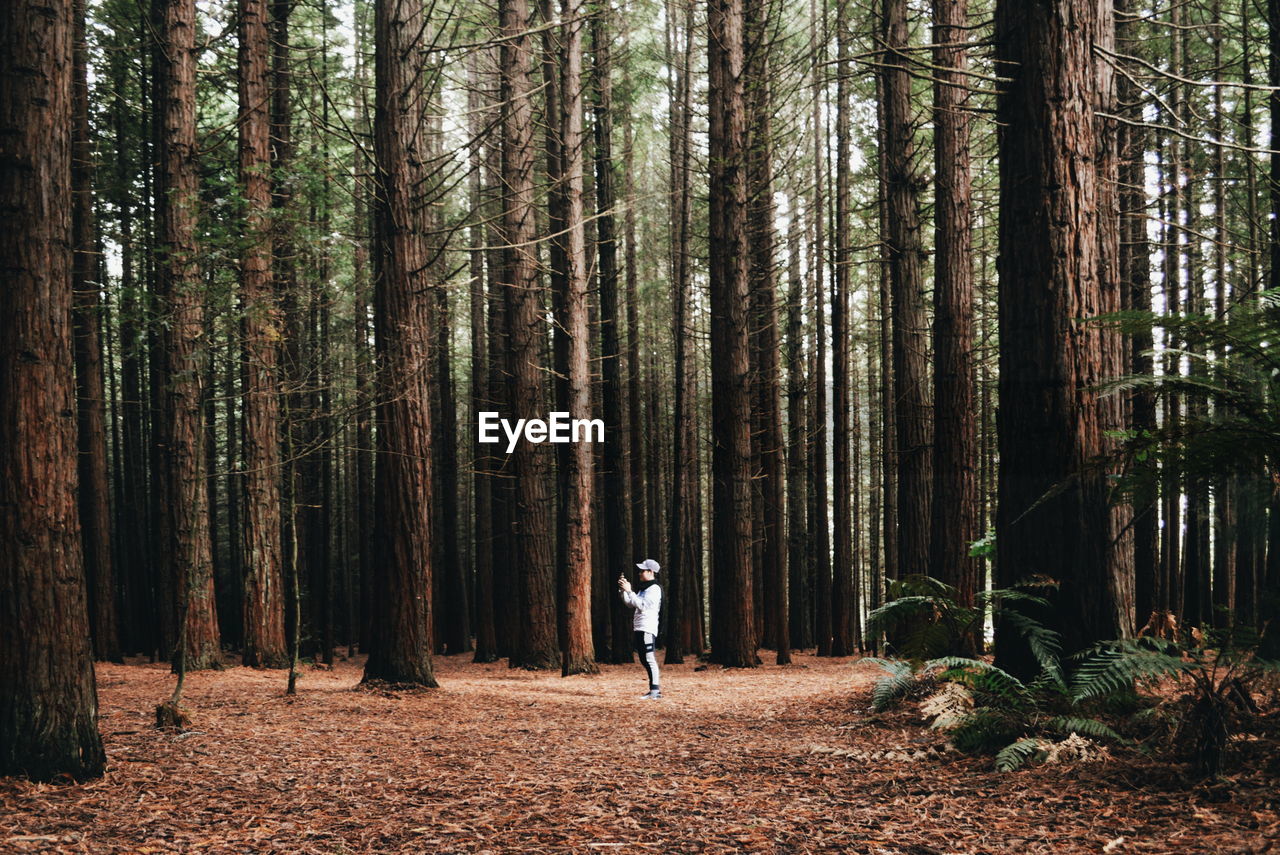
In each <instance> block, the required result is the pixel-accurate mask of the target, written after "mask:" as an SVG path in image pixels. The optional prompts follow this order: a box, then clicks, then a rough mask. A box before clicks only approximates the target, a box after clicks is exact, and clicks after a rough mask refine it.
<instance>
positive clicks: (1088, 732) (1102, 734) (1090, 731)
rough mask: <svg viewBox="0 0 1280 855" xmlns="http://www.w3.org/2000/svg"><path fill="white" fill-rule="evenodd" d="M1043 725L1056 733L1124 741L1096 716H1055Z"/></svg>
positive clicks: (1124, 740)
mask: <svg viewBox="0 0 1280 855" xmlns="http://www.w3.org/2000/svg"><path fill="white" fill-rule="evenodd" d="M1045 726H1046V727H1048V728H1049V729H1050V730H1055V731H1057V732H1058V733H1062V734H1067V735H1070V734H1072V733H1078V734H1080V735H1081V736H1088V737H1090V738H1092V739H1111V740H1114V741H1115V742H1120V743H1125V742H1127V741H1128V740H1126V739H1125V738H1124V737H1123V736H1121V735H1120V734H1118V733H1116V732H1115V731H1114V730H1112V729H1111V728H1109V727H1107V726H1106V725H1105V724H1103V723H1102V722H1100V721H1098V720H1097V719H1096V718H1076V717H1073V716H1057V717H1055V718H1051V719H1049V721H1047V722H1046V723H1045Z"/></svg>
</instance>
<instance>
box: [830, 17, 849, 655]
mask: <svg viewBox="0 0 1280 855" xmlns="http://www.w3.org/2000/svg"><path fill="white" fill-rule="evenodd" d="M835 26H836V163H835V167H836V198H835V230H834V232H833V233H832V235H831V243H832V247H831V249H832V273H833V274H834V275H833V276H832V279H831V483H832V491H833V492H834V493H835V495H834V497H833V498H834V499H835V502H834V504H835V518H834V519H833V520H832V528H833V530H834V534H833V536H832V539H831V540H832V561H831V594H830V597H831V655H832V656H848V655H850V654H851V653H853V649H854V643H855V642H854V637H853V609H854V601H853V507H852V499H853V495H852V491H853V483H852V478H853V473H852V471H851V469H850V460H849V455H850V452H851V451H852V448H851V445H852V442H853V440H852V436H851V435H850V424H849V395H850V388H849V369H850V364H851V359H850V354H849V351H850V324H849V282H850V280H851V277H852V272H853V271H852V263H853V259H852V254H851V253H850V251H849V249H850V237H849V234H850V233H849V225H850V223H849V216H850V210H849V209H850V196H849V192H850V172H851V171H852V163H851V151H850V145H851V142H852V140H851V134H852V123H853V116H852V112H853V103H852V95H853V93H852V91H851V85H852V81H851V79H850V78H851V73H850V69H849V66H850V64H851V45H850V39H851V38H852V34H851V33H850V32H849V26H850V23H849V4H848V2H844V0H842V2H838V3H837V4H836V21H835Z"/></svg>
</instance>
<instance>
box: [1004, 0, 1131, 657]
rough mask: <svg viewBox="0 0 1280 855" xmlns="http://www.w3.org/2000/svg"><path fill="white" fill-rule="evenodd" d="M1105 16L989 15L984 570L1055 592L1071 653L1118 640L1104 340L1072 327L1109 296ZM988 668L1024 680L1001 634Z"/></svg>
mask: <svg viewBox="0 0 1280 855" xmlns="http://www.w3.org/2000/svg"><path fill="white" fill-rule="evenodd" d="M1106 5H1107V4H1099V3H1096V2H1093V0H1053V2H1048V3H1037V4H1026V3H1022V2H1016V0H1000V2H998V3H997V5H996V33H995V36H996V59H997V73H998V74H999V75H1000V76H1002V77H1006V78H1008V80H1007V82H1005V83H1003V84H1002V85H1001V89H1000V93H999V97H998V101H997V118H998V120H999V121H1000V123H1001V124H1002V126H1003V127H1004V132H1003V135H1002V136H1001V139H1000V247H1001V252H1000V255H999V274H1000V293H999V314H1000V329H999V334H1000V408H999V426H998V427H999V450H1000V464H1001V466H1000V475H999V507H998V511H997V519H996V544H997V550H998V553H997V562H996V566H997V569H998V571H999V572H1000V574H1001V578H1000V583H1001V584H1004V585H1011V584H1014V583H1016V582H1017V581H1018V580H1019V579H1020V578H1022V577H1024V576H1026V575H1028V574H1031V573H1040V574H1043V575H1045V576H1047V577H1049V578H1051V579H1054V580H1056V581H1057V582H1058V583H1059V585H1060V586H1061V587H1060V590H1059V592H1058V595H1057V602H1058V607H1057V610H1056V615H1055V617H1056V621H1055V623H1056V624H1057V627H1058V628H1059V629H1060V630H1061V631H1062V632H1063V635H1064V643H1065V647H1066V649H1067V650H1069V651H1075V650H1080V649H1082V648H1083V647H1085V646H1087V645H1088V644H1091V643H1092V642H1094V641H1096V640H1098V639H1103V638H1117V637H1120V636H1123V635H1124V634H1126V633H1127V632H1128V631H1129V629H1130V619H1129V616H1128V614H1127V612H1126V611H1125V603H1124V602H1123V601H1122V598H1121V597H1120V596H1119V595H1118V593H1117V590H1116V584H1115V579H1114V576H1115V574H1114V572H1113V566H1112V562H1113V559H1114V557H1115V556H1113V555H1112V552H1113V550H1114V549H1115V548H1116V547H1115V545H1114V544H1115V543H1116V539H1117V535H1118V533H1119V532H1118V531H1116V530H1114V529H1113V527H1112V517H1111V513H1110V507H1109V501H1108V498H1109V497H1108V493H1107V478H1106V475H1105V473H1104V472H1103V471H1102V470H1101V468H1100V467H1098V466H1097V465H1096V462H1095V458H1097V457H1098V456H1100V455H1101V454H1102V453H1103V452H1104V451H1105V450H1106V447H1105V444H1104V435H1103V431H1104V429H1105V428H1106V427H1107V425H1106V424H1105V419H1104V412H1103V407H1102V406H1101V405H1100V404H1099V402H1098V400H1097V395H1096V393H1095V392H1094V391H1092V390H1093V389H1094V388H1095V387H1096V384H1097V383H1098V381H1099V380H1100V379H1102V376H1103V372H1104V370H1105V369H1106V368H1107V364H1106V356H1105V350H1106V345H1107V342H1106V341H1105V339H1104V336H1105V335H1107V334H1106V333H1104V332H1103V331H1102V330H1101V329H1100V328H1099V327H1098V326H1096V325H1086V324H1081V323H1079V322H1077V321H1076V319H1078V318H1081V317H1082V316H1089V315H1094V314H1097V313H1098V312H1099V311H1100V310H1103V309H1104V307H1105V306H1106V304H1107V297H1108V295H1107V294H1106V292H1107V291H1108V290H1110V291H1111V292H1112V293H1113V294H1114V293H1115V291H1116V288H1117V284H1118V283H1117V282H1116V281H1115V280H1114V279H1109V278H1108V277H1109V276H1111V275H1112V273H1113V270H1112V267H1111V263H1112V259H1109V258H1106V257H1105V256H1103V253H1104V252H1105V251H1106V249H1107V248H1108V246H1107V241H1106V238H1105V236H1104V235H1103V231H1104V230H1107V229H1111V230H1114V229H1115V228H1116V227H1117V226H1118V216H1115V215H1114V209H1109V208H1107V207H1106V206H1105V205H1104V204H1103V203H1102V202H1101V201H1100V200H1102V199H1103V197H1104V194H1105V192H1106V191H1104V190H1103V188H1102V187H1101V185H1102V184H1104V183H1105V182H1107V181H1114V175H1108V174H1107V168H1106V165H1107V163H1108V158H1107V157H1106V156H1105V146H1107V145H1109V144H1108V143H1107V142H1106V141H1104V140H1103V139H1101V137H1102V135H1103V134H1105V133H1106V131H1107V128H1106V127H1105V125H1103V124H1102V121H1101V119H1100V118H1099V117H1098V116H1097V115H1096V114H1097V113H1099V112H1111V105H1110V104H1109V103H1108V101H1109V98H1110V97H1111V95H1112V88H1111V76H1110V75H1111V73H1110V69H1109V66H1107V65H1106V63H1105V61H1096V62H1095V59H1094V46H1095V44H1097V45H1101V46H1103V47H1104V48H1105V47H1107V46H1109V45H1110V44H1112V43H1113V41H1112V40H1113V38H1114V21H1113V19H1112V17H1111V14H1110V11H1109V9H1106V8H1105V7H1106ZM1110 162H1111V163H1112V164H1114V160H1111V161H1110ZM1113 218H1114V221H1113ZM1015 248H1016V251H1015ZM996 654H997V660H998V661H999V662H1000V663H1001V664H1002V667H1006V669H1009V668H1011V669H1014V671H1016V672H1017V673H1024V674H1025V673H1029V672H1034V670H1035V665H1034V660H1033V659H1032V658H1031V657H1030V655H1029V653H1028V652H1027V651H1026V650H1025V649H1024V647H1023V646H1022V645H1021V644H1020V639H1019V638H1018V636H1017V633H1016V632H1014V631H1012V630H1011V628H1010V627H1008V626H1007V625H1004V624H1002V625H1001V626H999V627H998V628H997V635H996Z"/></svg>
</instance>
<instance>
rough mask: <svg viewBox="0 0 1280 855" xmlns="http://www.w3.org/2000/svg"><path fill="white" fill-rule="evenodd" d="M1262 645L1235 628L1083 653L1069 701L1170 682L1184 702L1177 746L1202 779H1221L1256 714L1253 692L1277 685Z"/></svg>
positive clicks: (1276, 665)
mask: <svg viewBox="0 0 1280 855" xmlns="http://www.w3.org/2000/svg"><path fill="white" fill-rule="evenodd" d="M1262 640H1263V639H1262V638H1261V637H1260V636H1258V635H1257V634H1256V633H1254V632H1252V631H1251V630H1248V629H1235V630H1231V631H1220V632H1213V633H1210V634H1209V635H1208V636H1207V637H1205V638H1203V640H1200V641H1195V640H1193V641H1191V642H1189V643H1184V642H1180V641H1176V640H1165V639H1158V638H1139V639H1136V640H1126V641H1108V642H1104V643H1102V644H1099V645H1097V646H1095V647H1094V648H1092V649H1091V650H1089V651H1086V652H1085V653H1084V654H1081V656H1080V658H1081V659H1082V660H1083V661H1082V663H1081V665H1080V667H1079V668H1077V669H1076V671H1075V674H1074V678H1073V682H1072V688H1071V695H1072V698H1073V699H1074V700H1075V701H1076V702H1083V701H1088V700H1091V699H1096V698H1104V697H1110V696H1114V695H1116V694H1117V693H1119V692H1122V691H1126V690H1129V689H1131V688H1132V687H1134V686H1138V687H1143V686H1158V685H1159V684H1161V683H1162V682H1164V681H1173V682H1174V683H1175V684H1176V685H1178V686H1179V687H1180V689H1181V694H1182V696H1183V698H1184V703H1183V708H1184V712H1183V714H1182V715H1181V716H1180V717H1179V719H1180V720H1179V724H1178V731H1177V733H1176V735H1175V741H1176V742H1177V743H1179V744H1190V746H1191V749H1192V751H1191V753H1192V758H1193V764H1194V767H1195V769H1196V771H1197V772H1198V773H1199V774H1201V775H1206V776H1216V775H1217V774H1218V773H1219V772H1220V771H1221V768H1222V761H1223V754H1224V753H1225V749H1226V747H1227V743H1228V742H1229V740H1230V738H1231V735H1232V733H1233V732H1234V731H1236V730H1238V729H1239V728H1240V727H1242V726H1243V725H1244V724H1246V723H1247V722H1248V721H1249V720H1250V719H1252V718H1253V717H1254V716H1255V715H1256V713H1257V709H1256V707H1255V706H1254V704H1253V699H1252V694H1253V692H1254V691H1255V690H1256V689H1258V688H1259V687H1261V686H1262V685H1264V684H1267V683H1274V682H1275V681H1276V680H1277V679H1278V678H1280V662H1276V661H1274V660H1270V659H1266V658H1263V657H1261V656H1259V654H1258V651H1259V649H1260V647H1261V642H1262Z"/></svg>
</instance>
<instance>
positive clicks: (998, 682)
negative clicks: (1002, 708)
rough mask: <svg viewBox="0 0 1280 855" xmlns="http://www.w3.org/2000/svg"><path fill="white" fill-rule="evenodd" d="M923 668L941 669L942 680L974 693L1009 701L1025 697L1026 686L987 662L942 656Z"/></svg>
mask: <svg viewBox="0 0 1280 855" xmlns="http://www.w3.org/2000/svg"><path fill="white" fill-rule="evenodd" d="M925 668H926V669H931V668H941V669H942V671H943V674H942V679H944V680H953V681H955V682H958V683H962V684H964V685H967V686H969V688H971V689H974V690H976V691H980V692H986V693H988V694H992V695H997V696H1000V697H1003V698H1007V699H1010V700H1023V699H1025V698H1026V696H1027V687H1026V684H1024V683H1023V682H1022V681H1021V680H1019V679H1018V678H1017V677H1015V676H1013V675H1012V674H1010V673H1009V672H1008V671H1005V670H1003V669H1000V668H997V667H996V666H994V665H992V664H991V663H989V662H983V661H982V660H981V659H968V658H965V657H963V656H943V657H942V658H940V659H931V660H930V661H929V662H927V663H925Z"/></svg>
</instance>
